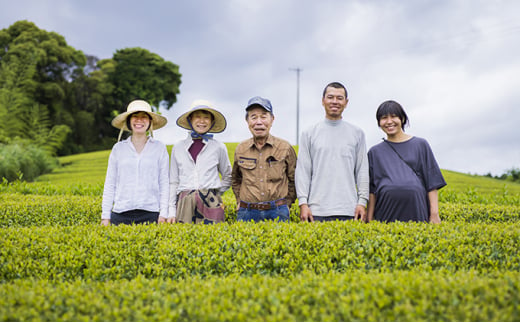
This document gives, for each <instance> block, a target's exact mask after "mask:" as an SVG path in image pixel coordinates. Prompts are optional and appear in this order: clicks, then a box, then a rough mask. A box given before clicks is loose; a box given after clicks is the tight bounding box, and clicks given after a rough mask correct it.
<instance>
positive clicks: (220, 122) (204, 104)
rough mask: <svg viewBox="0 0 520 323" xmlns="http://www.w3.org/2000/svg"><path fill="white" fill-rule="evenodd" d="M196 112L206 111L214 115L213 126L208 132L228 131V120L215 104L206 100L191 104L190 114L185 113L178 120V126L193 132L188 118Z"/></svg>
mask: <svg viewBox="0 0 520 323" xmlns="http://www.w3.org/2000/svg"><path fill="white" fill-rule="evenodd" d="M195 111H206V112H209V113H211V114H212V115H213V126H211V128H210V129H209V130H208V132H213V133H219V132H222V131H224V129H226V125H227V122H226V118H224V115H223V114H222V113H220V112H218V111H217V110H216V109H215V108H214V107H213V104H212V103H211V102H209V101H206V100H195V101H193V103H192V104H191V107H190V110H189V111H188V112H185V113H183V114H182V115H181V116H180V117H179V118H178V119H177V125H178V126H179V127H181V128H184V129H187V130H193V128H192V127H191V125H190V122H189V120H188V117H189V116H190V115H191V114H192V113H193V112H195Z"/></svg>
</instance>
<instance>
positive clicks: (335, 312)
mask: <svg viewBox="0 0 520 323" xmlns="http://www.w3.org/2000/svg"><path fill="white" fill-rule="evenodd" d="M518 274H519V273H518V272H509V271H506V272H502V271H500V272H496V273H491V274H486V275H483V274H481V273H479V272H475V271H458V272H456V273H452V274H450V275H446V274H445V273H443V272H420V271H414V270H412V271H394V272H383V273H380V272H377V271H368V272H367V271H364V270H349V271H348V272H346V273H338V272H328V273H323V274H320V275H318V274H315V273H313V272H302V273H299V274H296V275H294V276H291V277H279V276H270V275H253V276H237V275H231V276H226V277H221V276H210V277H199V276H191V277H187V278H186V279H180V280H177V279H171V278H166V279H159V278H144V277H142V276H138V277H135V278H134V279H130V280H111V281H90V280H73V281H66V282H50V281H46V280H37V279H28V280H16V281H12V282H11V283H8V284H0V289H1V290H2V293H3V296H2V297H1V298H0V300H1V302H2V304H1V306H0V320H2V321H312V322H321V321H346V322H348V321H448V322H449V321H455V322H460V321H518V320H519V318H520V304H519V298H518V295H519V294H520V280H519V279H518Z"/></svg>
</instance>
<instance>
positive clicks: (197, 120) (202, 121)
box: [190, 110, 213, 134]
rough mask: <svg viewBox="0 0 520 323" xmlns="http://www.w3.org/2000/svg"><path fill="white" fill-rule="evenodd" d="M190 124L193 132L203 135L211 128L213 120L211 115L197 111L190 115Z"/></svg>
mask: <svg viewBox="0 0 520 323" xmlns="http://www.w3.org/2000/svg"><path fill="white" fill-rule="evenodd" d="M190 122H191V125H192V126H193V130H195V131H196V132H197V133H200V134H205V133H206V132H208V131H209V129H210V128H211V123H212V122H213V118H212V115H211V113H209V112H206V111H202V110H198V111H195V112H193V113H192V114H191V115H190Z"/></svg>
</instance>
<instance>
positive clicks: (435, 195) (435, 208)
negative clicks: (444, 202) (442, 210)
mask: <svg viewBox="0 0 520 323" xmlns="http://www.w3.org/2000/svg"><path fill="white" fill-rule="evenodd" d="M428 200H429V201H430V223H441V218H440V216H439V191H437V190H433V191H429V192H428Z"/></svg>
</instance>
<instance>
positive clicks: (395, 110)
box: [376, 100, 408, 131]
mask: <svg viewBox="0 0 520 323" xmlns="http://www.w3.org/2000/svg"><path fill="white" fill-rule="evenodd" d="M388 115H395V116H397V117H398V118H399V119H400V120H401V128H402V129H403V131H404V127H405V126H406V125H408V116H407V115H406V112H404V109H403V107H402V106H401V105H400V104H399V103H397V102H395V101H392V100H388V101H385V102H383V103H381V105H380V106H379V108H377V112H376V119H377V126H378V127H379V121H381V119H382V118H383V117H384V116H388Z"/></svg>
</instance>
